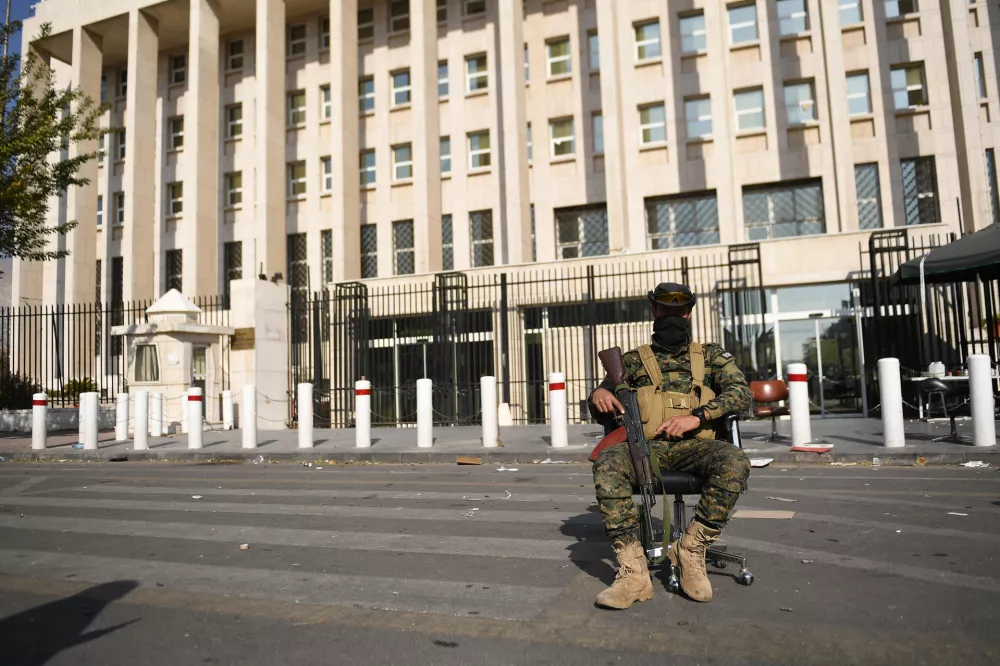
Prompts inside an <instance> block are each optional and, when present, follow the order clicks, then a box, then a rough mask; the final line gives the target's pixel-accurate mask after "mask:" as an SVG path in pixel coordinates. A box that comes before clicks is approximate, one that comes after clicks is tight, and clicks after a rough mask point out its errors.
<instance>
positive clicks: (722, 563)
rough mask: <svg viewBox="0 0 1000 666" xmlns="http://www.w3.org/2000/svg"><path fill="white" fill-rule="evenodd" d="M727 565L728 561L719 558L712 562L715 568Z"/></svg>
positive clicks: (723, 567) (722, 567)
mask: <svg viewBox="0 0 1000 666" xmlns="http://www.w3.org/2000/svg"><path fill="white" fill-rule="evenodd" d="M728 565H729V563H728V562H723V561H721V560H717V561H715V562H712V566H713V567H715V568H716V569H725V568H726V567H727V566H728Z"/></svg>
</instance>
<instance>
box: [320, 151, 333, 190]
mask: <svg viewBox="0 0 1000 666" xmlns="http://www.w3.org/2000/svg"><path fill="white" fill-rule="evenodd" d="M319 166H320V169H321V173H322V174H323V188H322V189H321V190H320V191H321V192H323V193H325V194H329V193H330V192H333V159H332V158H331V157H330V156H329V155H327V156H326V157H321V158H319Z"/></svg>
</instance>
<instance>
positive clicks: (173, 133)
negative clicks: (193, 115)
mask: <svg viewBox="0 0 1000 666" xmlns="http://www.w3.org/2000/svg"><path fill="white" fill-rule="evenodd" d="M183 147H184V116H176V117H174V118H171V119H170V149H171V150H177V149H178V148H183Z"/></svg>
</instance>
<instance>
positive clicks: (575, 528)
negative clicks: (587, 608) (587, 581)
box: [559, 506, 615, 585]
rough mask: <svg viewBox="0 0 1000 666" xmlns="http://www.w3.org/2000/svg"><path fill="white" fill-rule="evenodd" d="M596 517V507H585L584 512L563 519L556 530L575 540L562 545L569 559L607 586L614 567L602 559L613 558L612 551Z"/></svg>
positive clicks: (598, 515)
mask: <svg viewBox="0 0 1000 666" xmlns="http://www.w3.org/2000/svg"><path fill="white" fill-rule="evenodd" d="M600 516H601V514H600V511H599V510H598V508H597V507H596V506H591V507H588V508H587V512H586V513H583V514H580V515H579V516H573V517H572V518H568V519H566V520H564V521H563V524H562V526H561V527H560V528H559V531H560V532H561V533H562V534H564V535H565V536H568V537H573V538H574V539H576V543H572V544H570V545H569V546H567V547H566V550H568V551H569V559H570V561H571V562H572V563H573V564H575V565H576V566H577V568H578V569H580V571H583V572H585V573H587V574H589V575H591V576H593V577H594V578H597V579H598V580H600V581H601V582H602V583H604V584H605V585H610V584H611V583H612V582H614V580H615V570H614V568H612V566H611V565H610V564H608V563H607V562H605V561H604V559H603V558H611V559H614V552H613V551H612V549H611V541H610V540H609V539H608V537H607V536H605V534H604V527H603V526H602V525H601V519H600Z"/></svg>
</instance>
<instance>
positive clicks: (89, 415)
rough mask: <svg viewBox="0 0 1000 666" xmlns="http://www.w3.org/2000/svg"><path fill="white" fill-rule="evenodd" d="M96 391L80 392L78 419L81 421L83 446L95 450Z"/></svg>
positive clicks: (96, 423)
mask: <svg viewBox="0 0 1000 666" xmlns="http://www.w3.org/2000/svg"><path fill="white" fill-rule="evenodd" d="M97 403H98V400H97V394H96V393H81V394H80V420H81V423H83V437H82V439H83V448H84V449H86V450H88V451H96V450H97V426H98V422H97V408H98V404H97Z"/></svg>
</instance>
